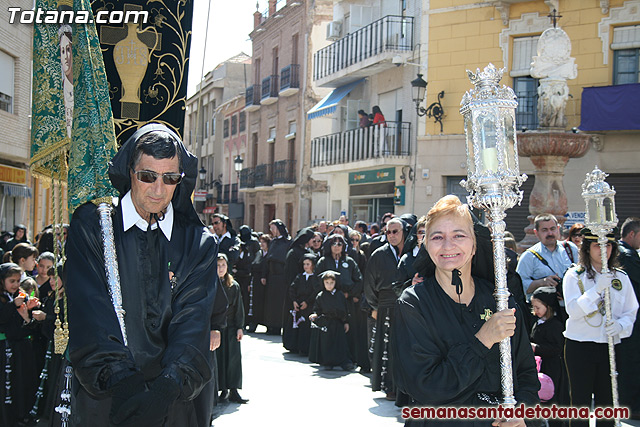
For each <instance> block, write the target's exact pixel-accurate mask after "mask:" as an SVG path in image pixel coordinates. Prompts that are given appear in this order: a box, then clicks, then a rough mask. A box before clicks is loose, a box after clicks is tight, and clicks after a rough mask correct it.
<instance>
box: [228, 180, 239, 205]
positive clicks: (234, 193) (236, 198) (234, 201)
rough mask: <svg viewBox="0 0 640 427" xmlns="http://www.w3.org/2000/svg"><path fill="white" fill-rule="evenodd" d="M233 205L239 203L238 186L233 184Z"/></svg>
mask: <svg viewBox="0 0 640 427" xmlns="http://www.w3.org/2000/svg"><path fill="white" fill-rule="evenodd" d="M229 201H230V202H231V203H238V184H231V200H229Z"/></svg>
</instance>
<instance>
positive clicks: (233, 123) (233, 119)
mask: <svg viewBox="0 0 640 427" xmlns="http://www.w3.org/2000/svg"><path fill="white" fill-rule="evenodd" d="M237 133H238V116H237V115H236V114H234V115H233V116H231V135H236V134H237Z"/></svg>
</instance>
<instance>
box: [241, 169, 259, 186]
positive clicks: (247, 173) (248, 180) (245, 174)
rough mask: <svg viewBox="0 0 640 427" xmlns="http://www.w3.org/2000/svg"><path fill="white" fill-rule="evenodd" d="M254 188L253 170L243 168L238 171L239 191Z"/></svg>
mask: <svg viewBox="0 0 640 427" xmlns="http://www.w3.org/2000/svg"><path fill="white" fill-rule="evenodd" d="M255 186H256V181H255V170H254V168H244V169H242V171H240V190H247V189H251V188H254V187H255Z"/></svg>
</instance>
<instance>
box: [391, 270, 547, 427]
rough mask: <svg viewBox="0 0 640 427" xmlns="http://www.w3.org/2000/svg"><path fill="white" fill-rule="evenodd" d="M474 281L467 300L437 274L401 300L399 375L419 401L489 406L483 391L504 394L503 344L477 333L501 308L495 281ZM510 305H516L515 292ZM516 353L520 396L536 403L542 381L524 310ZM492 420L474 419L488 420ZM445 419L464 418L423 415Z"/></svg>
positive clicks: (395, 345)
mask: <svg viewBox="0 0 640 427" xmlns="http://www.w3.org/2000/svg"><path fill="white" fill-rule="evenodd" d="M474 282H475V295H474V297H473V299H472V300H471V302H470V304H469V305H468V306H465V305H464V304H462V305H461V304H458V303H457V302H455V301H454V300H452V299H451V297H449V295H447V294H446V293H445V292H444V290H443V289H442V288H441V287H440V285H439V284H438V282H437V281H436V279H435V276H431V277H429V278H427V279H426V280H425V281H424V282H423V283H420V284H417V285H415V286H410V287H409V288H407V289H406V290H405V291H404V292H403V293H402V296H401V297H400V298H399V299H398V301H397V303H396V313H395V314H396V317H395V322H394V324H393V335H392V340H391V348H392V352H393V356H394V364H393V370H394V379H395V381H396V385H397V387H398V389H399V390H401V391H403V392H404V393H407V394H408V395H409V396H411V398H412V399H413V401H414V402H415V404H416V405H418V406H487V403H486V402H484V401H483V400H481V399H480V397H479V396H478V393H486V394H488V395H492V396H494V397H498V398H500V397H501V386H500V351H499V345H498V344H494V345H493V347H492V348H491V349H488V348H487V347H485V346H484V344H482V343H481V342H480V341H479V340H478V339H477V338H476V337H475V336H474V335H475V334H476V333H477V332H478V331H479V330H480V328H481V327H482V325H483V324H484V322H485V320H483V319H482V318H481V316H482V315H484V314H485V313H486V311H485V310H486V309H489V310H491V312H492V313H495V312H496V302H495V300H494V297H493V295H492V293H493V286H492V284H490V283H489V282H487V281H485V280H482V279H480V278H476V277H474ZM509 306H510V307H515V302H514V301H513V299H512V298H510V299H509ZM511 353H512V355H511V357H512V362H513V376H514V378H513V388H514V395H515V398H516V400H517V401H518V403H525V404H535V403H537V402H538V401H539V399H538V389H539V388H540V382H539V381H538V375H537V372H536V366H535V360H534V358H533V352H532V350H531V345H530V343H529V339H528V337H527V332H526V331H525V330H524V326H523V323H522V315H521V313H520V311H519V310H516V331H515V334H514V336H513V337H512V338H511ZM492 421H493V420H478V421H477V422H474V424H477V425H485V426H489V425H491V422H492ZM441 423H446V424H457V423H459V421H458V422H456V421H455V420H450V422H448V421H446V420H443V421H438V422H434V421H433V420H424V425H430V424H434V425H435V424H441ZM416 424H420V423H416ZM467 425H468V424H467Z"/></svg>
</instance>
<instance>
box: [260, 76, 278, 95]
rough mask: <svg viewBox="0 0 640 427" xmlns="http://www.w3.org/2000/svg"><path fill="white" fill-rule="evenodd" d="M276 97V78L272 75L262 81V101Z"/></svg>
mask: <svg viewBox="0 0 640 427" xmlns="http://www.w3.org/2000/svg"><path fill="white" fill-rule="evenodd" d="M277 96H278V76H277V75H272V76H269V77H265V78H264V79H262V99H265V98H276V97H277Z"/></svg>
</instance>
